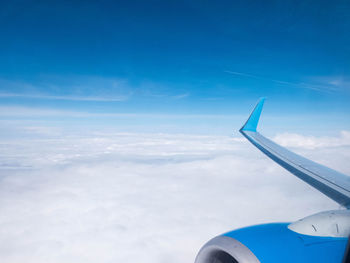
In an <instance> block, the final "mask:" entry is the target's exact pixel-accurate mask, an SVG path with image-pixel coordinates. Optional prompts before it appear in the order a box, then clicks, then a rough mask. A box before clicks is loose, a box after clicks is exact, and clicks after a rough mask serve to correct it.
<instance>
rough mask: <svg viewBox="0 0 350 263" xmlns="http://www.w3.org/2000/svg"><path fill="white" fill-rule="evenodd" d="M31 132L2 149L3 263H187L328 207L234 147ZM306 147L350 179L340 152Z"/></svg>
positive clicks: (250, 151)
mask: <svg viewBox="0 0 350 263" xmlns="http://www.w3.org/2000/svg"><path fill="white" fill-rule="evenodd" d="M38 131H39V132H41V131H43V132H42V133H41V136H40V137H37V138H35V139H33V138H32V139H25V138H21V139H19V138H16V139H12V140H6V141H4V140H3V141H0V145H1V148H2V151H1V155H0V168H1V169H0V173H1V177H0V210H1V213H0V258H1V261H2V262H6V263H7V262H23V261H25V262H35V263H40V262H68V263H69V262H74V263H76V262H130V261H138V262H144V263H147V262H167V263H168V262H174V263H175V262H193V260H194V257H195V255H196V253H197V252H198V250H199V248H200V247H201V246H202V245H203V244H204V242H206V241H207V240H208V239H210V238H211V237H213V236H214V235H218V234H220V233H222V232H226V231H228V230H230V229H234V228H237V227H241V226H245V225H250V224H257V223H262V222H271V221H293V220H296V219H299V218H301V217H303V216H307V215H309V214H312V213H315V212H318V211H321V210H326V209H334V208H337V205H336V204H334V203H333V202H332V201H330V200H328V199H327V198H326V197H324V196H323V195H321V194H319V193H318V192H317V191H316V190H313V189H312V188H311V187H309V186H307V185H306V184H304V183H303V182H301V181H300V180H299V179H296V178H295V177H293V176H291V175H289V174H288V173H287V172H285V171H284V170H283V169H282V168H280V167H279V166H277V165H276V164H274V163H273V162H272V161H270V160H268V159H267V158H266V157H264V156H263V155H262V154H261V153H260V152H258V151H257V150H256V149H254V148H253V146H251V145H250V144H249V143H248V142H246V141H245V140H244V139H242V138H228V137H220V136H190V135H167V134H129V133H115V134H113V133H110V134H107V133H106V134H103V133H99V134H90V135H86V136H75V135H69V134H68V135H67V134H66V135H65V136H64V137H62V134H61V135H60V136H56V137H54V138H52V136H51V137H45V136H44V135H45V133H46V132H48V131H49V130H45V129H43V127H40V128H39V129H38ZM35 132H36V131H35ZM347 134H348V133H347ZM346 136H347V135H346ZM300 138H302V137H300ZM277 139H278V136H277ZM312 139H313V140H315V141H316V142H313V143H314V144H316V145H319V146H318V148H317V152H318V153H317V154H318V155H316V156H315V160H316V161H323V160H322V157H321V156H322V154H323V155H327V153H328V152H329V151H330V150H334V149H337V150H339V152H341V153H342V154H340V157H341V158H340V160H339V156H334V155H330V156H328V155H327V156H328V158H327V162H328V164H330V165H332V164H338V163H339V162H342V163H343V164H344V165H343V167H342V170H343V171H344V172H348V173H349V172H350V167H349V165H348V164H347V163H348V161H347V160H348V159H347V158H345V157H344V156H346V155H349V153H350V149H349V146H348V144H347V143H345V145H342V143H341V142H339V143H337V144H335V146H334V148H332V149H330V148H328V147H324V146H322V145H328V144H329V142H324V144H320V142H319V141H322V140H325V139H324V138H316V137H315V138H312ZM328 139H329V138H327V140H328ZM331 139H332V138H331ZM293 140H294V139H293V138H292V142H293ZM318 140H319V141H318ZM334 140H335V139H334ZM306 142H307V144H308V143H309V142H308V141H306ZM327 143H328V144H327ZM309 144H310V143H309ZM293 146H297V147H298V145H293ZM300 147H304V145H300ZM298 149H299V150H302V151H304V153H306V154H307V155H308V154H310V153H311V154H312V152H313V151H310V150H308V148H306V149H304V148H298ZM318 157H321V158H318ZM343 157H344V158H343Z"/></svg>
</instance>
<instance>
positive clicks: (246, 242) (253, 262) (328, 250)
mask: <svg viewBox="0 0 350 263" xmlns="http://www.w3.org/2000/svg"><path fill="white" fill-rule="evenodd" d="M325 213H330V215H331V216H332V217H333V218H334V217H337V214H338V211H329V212H323V213H320V214H319V215H318V214H316V215H313V216H310V217H307V218H305V219H304V220H301V221H297V222H298V223H297V225H293V224H289V223H273V224H263V225H257V226H251V227H246V228H241V229H238V230H235V231H231V232H228V233H225V234H223V235H221V236H217V237H215V238H213V239H212V240H210V241H209V242H208V243H206V244H205V245H204V246H203V247H202V248H201V250H200V251H199V253H198V255H197V257H196V261H195V263H237V262H238V263H257V262H262V263H277V262H284V263H288V262H290V263H292V262H293V263H295V262H298V263H304V262H305V263H306V262H307V263H310V262H318V263H323V262H324V263H333V262H334V263H341V262H342V260H343V258H344V254H345V251H346V247H347V243H348V236H345V235H347V233H348V232H347V231H343V233H344V235H343V236H339V235H338V236H334V235H333V236H324V233H323V236H317V235H315V233H314V234H313V235H310V234H304V233H300V232H301V231H298V232H296V231H295V230H292V229H293V228H296V229H297V230H300V229H302V230H304V228H303V227H300V224H301V222H305V224H306V225H310V224H311V225H312V223H313V222H314V221H315V223H318V225H320V223H319V222H320V218H321V221H322V218H324V217H325ZM346 214H348V211H347V212H346ZM345 216H346V217H347V215H345ZM339 218H340V220H343V219H344V212H343V211H339ZM339 222H340V221H339ZM342 222H343V221H342ZM331 223H332V224H334V220H333V221H331ZM340 223H341V222H340ZM340 223H339V224H340ZM349 224H350V221H344V224H343V225H341V226H345V227H346V226H348V225H349ZM291 225H292V227H289V226H291ZM295 226H297V227H295ZM339 227H340V226H339ZM291 228H292V229H291ZM306 229H308V228H306ZM312 229H313V228H312ZM316 229H317V228H316ZM330 229H331V230H332V229H333V228H330ZM332 231H333V230H332Z"/></svg>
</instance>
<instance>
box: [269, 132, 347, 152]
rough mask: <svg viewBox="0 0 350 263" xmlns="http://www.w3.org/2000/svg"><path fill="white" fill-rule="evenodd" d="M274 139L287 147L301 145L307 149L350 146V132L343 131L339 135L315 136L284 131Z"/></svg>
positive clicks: (300, 146)
mask: <svg viewBox="0 0 350 263" xmlns="http://www.w3.org/2000/svg"><path fill="white" fill-rule="evenodd" d="M274 140H275V141H276V142H277V143H279V144H281V145H283V146H285V147H299V148H305V149H317V148H324V147H340V146H350V132H349V131H341V132H340V135H339V137H315V136H304V135H300V134H293V133H282V134H277V135H276V136H275V138H274Z"/></svg>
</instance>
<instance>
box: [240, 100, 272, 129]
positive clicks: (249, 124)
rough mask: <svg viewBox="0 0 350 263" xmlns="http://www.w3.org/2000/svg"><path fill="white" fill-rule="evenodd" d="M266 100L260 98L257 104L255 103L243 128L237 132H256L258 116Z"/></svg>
mask: <svg viewBox="0 0 350 263" xmlns="http://www.w3.org/2000/svg"><path fill="white" fill-rule="evenodd" d="M265 100H266V97H261V98H260V99H259V100H258V102H257V103H256V105H255V107H254V109H253V111H252V113H251V114H250V116H249V118H248V120H247V121H246V123H245V124H244V125H243V127H242V128H241V129H240V130H239V131H240V132H243V131H253V132H256V129H257V127H258V123H259V119H260V115H261V111H262V108H263V106H264V102H265Z"/></svg>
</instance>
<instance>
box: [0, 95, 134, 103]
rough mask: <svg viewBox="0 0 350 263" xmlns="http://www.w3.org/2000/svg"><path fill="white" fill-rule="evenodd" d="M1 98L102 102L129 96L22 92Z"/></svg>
mask: <svg viewBox="0 0 350 263" xmlns="http://www.w3.org/2000/svg"><path fill="white" fill-rule="evenodd" d="M0 98H23V99H41V100H70V101H97V102H98V101H100V102H118V101H125V100H127V99H128V96H117V97H113V96H112V97H93V96H91V97H89V96H70V95H67V96H54V95H41V94H36V95H33V94H20V93H0Z"/></svg>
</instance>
